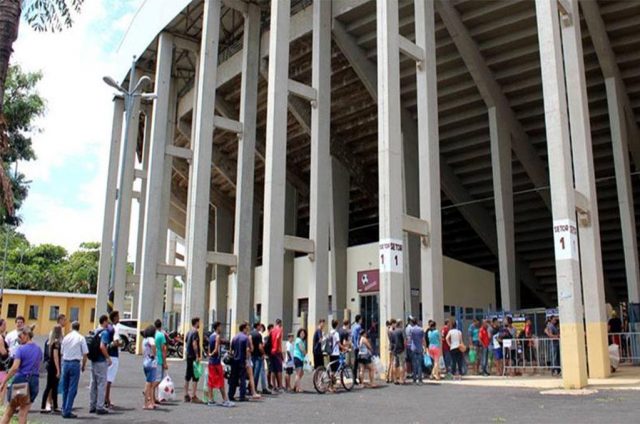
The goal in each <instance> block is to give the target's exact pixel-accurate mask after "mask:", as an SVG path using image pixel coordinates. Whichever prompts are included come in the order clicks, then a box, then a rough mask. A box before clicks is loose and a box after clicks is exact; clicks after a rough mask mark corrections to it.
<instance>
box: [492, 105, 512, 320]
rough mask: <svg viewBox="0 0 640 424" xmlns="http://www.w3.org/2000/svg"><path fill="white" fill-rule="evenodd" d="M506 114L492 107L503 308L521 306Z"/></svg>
mask: <svg viewBox="0 0 640 424" xmlns="http://www.w3.org/2000/svg"><path fill="white" fill-rule="evenodd" d="M506 122H507V118H506V117H505V116H504V114H503V113H502V111H500V110H499V109H497V108H496V107H495V106H494V107H490V108H489V131H490V134H491V167H492V169H493V194H494V202H495V208H496V232H497V236H498V237H497V239H498V262H499V268H500V300H501V305H502V309H503V310H504V311H515V310H517V309H518V305H519V301H518V295H517V283H518V281H517V279H516V245H515V233H514V222H513V180H512V172H511V133H510V132H509V128H508V127H507V125H506Z"/></svg>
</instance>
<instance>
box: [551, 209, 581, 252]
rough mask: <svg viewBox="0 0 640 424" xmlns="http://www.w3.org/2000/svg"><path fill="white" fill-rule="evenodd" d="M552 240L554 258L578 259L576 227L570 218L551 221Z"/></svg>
mask: <svg viewBox="0 0 640 424" xmlns="http://www.w3.org/2000/svg"><path fill="white" fill-rule="evenodd" d="M553 242H554V248H555V253H556V260H561V259H573V260H574V261H577V260H578V228H577V227H576V223H575V221H573V220H571V219H557V220H555V221H553Z"/></svg>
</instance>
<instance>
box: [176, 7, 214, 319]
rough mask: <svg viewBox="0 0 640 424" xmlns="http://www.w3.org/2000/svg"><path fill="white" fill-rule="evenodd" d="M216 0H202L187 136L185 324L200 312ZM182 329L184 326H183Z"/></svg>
mask: <svg viewBox="0 0 640 424" xmlns="http://www.w3.org/2000/svg"><path fill="white" fill-rule="evenodd" d="M219 31H220V0H205V2H204V15H203V29H202V41H201V44H200V61H199V64H200V70H199V78H198V80H197V84H198V85H197V91H196V99H197V100H196V102H197V107H196V110H195V119H194V123H193V127H194V130H195V134H194V137H193V138H192V140H191V149H192V151H193V161H192V165H191V175H190V180H189V208H188V209H189V210H188V214H187V219H188V223H187V240H186V241H187V249H186V266H187V281H186V286H187V287H186V289H187V290H186V291H187V293H186V302H185V305H186V309H185V319H184V320H183V322H184V325H185V327H187V326H189V325H190V321H191V319H192V318H194V317H200V318H202V317H203V316H204V313H205V311H204V302H202V299H203V298H204V296H205V291H204V290H205V278H206V275H205V274H206V270H207V232H206V231H203V229H204V228H207V225H208V223H209V194H210V192H209V190H210V187H211V153H212V137H213V119H212V118H213V116H214V112H215V100H216V99H215V97H216V90H215V87H216V77H217V71H218V37H219ZM185 329H186V328H185Z"/></svg>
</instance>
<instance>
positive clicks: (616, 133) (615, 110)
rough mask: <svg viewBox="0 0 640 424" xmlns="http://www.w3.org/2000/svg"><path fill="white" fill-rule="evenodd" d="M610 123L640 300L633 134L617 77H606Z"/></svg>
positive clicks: (630, 286)
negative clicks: (631, 153) (632, 173)
mask: <svg viewBox="0 0 640 424" xmlns="http://www.w3.org/2000/svg"><path fill="white" fill-rule="evenodd" d="M605 85H606V89H607V104H608V107H609V123H610V125H611V147H612V149H613V162H614V165H615V174H616V187H617V190H618V206H619V208H620V228H622V246H623V249H624V264H625V269H626V277H627V294H628V300H629V302H632V303H638V302H640V271H639V268H638V239H637V236H636V222H635V210H634V209H635V208H634V205H633V186H632V184H631V176H630V165H629V135H628V131H627V125H626V119H625V112H624V109H623V107H622V103H621V101H620V98H621V94H620V92H619V90H620V89H621V87H620V85H619V84H618V81H617V80H616V79H615V77H610V78H606V79H605Z"/></svg>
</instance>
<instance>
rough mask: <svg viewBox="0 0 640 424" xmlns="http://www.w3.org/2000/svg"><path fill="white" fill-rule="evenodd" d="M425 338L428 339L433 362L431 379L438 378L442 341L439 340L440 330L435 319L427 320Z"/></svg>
mask: <svg viewBox="0 0 640 424" xmlns="http://www.w3.org/2000/svg"><path fill="white" fill-rule="evenodd" d="M426 337H427V339H428V341H429V356H431V361H432V362H433V367H432V370H431V376H430V379H431V380H440V356H441V355H442V349H441V346H442V342H441V341H440V331H438V326H437V324H436V322H435V321H429V329H428V330H427V336H426Z"/></svg>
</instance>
